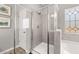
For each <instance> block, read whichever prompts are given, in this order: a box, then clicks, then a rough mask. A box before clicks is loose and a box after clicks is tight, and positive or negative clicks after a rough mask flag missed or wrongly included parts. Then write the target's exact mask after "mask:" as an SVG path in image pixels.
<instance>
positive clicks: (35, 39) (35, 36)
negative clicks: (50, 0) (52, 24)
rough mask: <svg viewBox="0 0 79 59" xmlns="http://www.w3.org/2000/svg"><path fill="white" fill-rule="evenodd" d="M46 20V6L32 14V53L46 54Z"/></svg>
mask: <svg viewBox="0 0 79 59" xmlns="http://www.w3.org/2000/svg"><path fill="white" fill-rule="evenodd" d="M47 20H48V8H47V7H46V8H43V9H40V10H37V11H34V12H33V14H32V53H37V54H47V49H48V48H47Z"/></svg>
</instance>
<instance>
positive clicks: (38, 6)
mask: <svg viewBox="0 0 79 59" xmlns="http://www.w3.org/2000/svg"><path fill="white" fill-rule="evenodd" d="M20 5H21V6H23V7H24V8H28V9H30V10H37V9H39V8H42V7H45V6H47V4H20Z"/></svg>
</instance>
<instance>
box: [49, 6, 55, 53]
mask: <svg viewBox="0 0 79 59" xmlns="http://www.w3.org/2000/svg"><path fill="white" fill-rule="evenodd" d="M54 17H55V14H54V6H53V5H50V6H49V7H48V34H49V38H48V40H49V43H48V45H49V54H53V53H54Z"/></svg>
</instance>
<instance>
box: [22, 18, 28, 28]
mask: <svg viewBox="0 0 79 59" xmlns="http://www.w3.org/2000/svg"><path fill="white" fill-rule="evenodd" d="M23 28H29V18H25V19H23Z"/></svg>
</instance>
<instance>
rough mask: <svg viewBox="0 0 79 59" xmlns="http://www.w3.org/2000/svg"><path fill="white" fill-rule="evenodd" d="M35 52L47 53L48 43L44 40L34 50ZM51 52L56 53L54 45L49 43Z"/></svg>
mask: <svg viewBox="0 0 79 59" xmlns="http://www.w3.org/2000/svg"><path fill="white" fill-rule="evenodd" d="M32 53H33V54H47V43H45V42H42V43H40V44H39V45H38V46H36V47H35V48H34V49H33V50H32ZM49 53H50V54H54V46H53V45H51V44H49Z"/></svg>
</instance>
